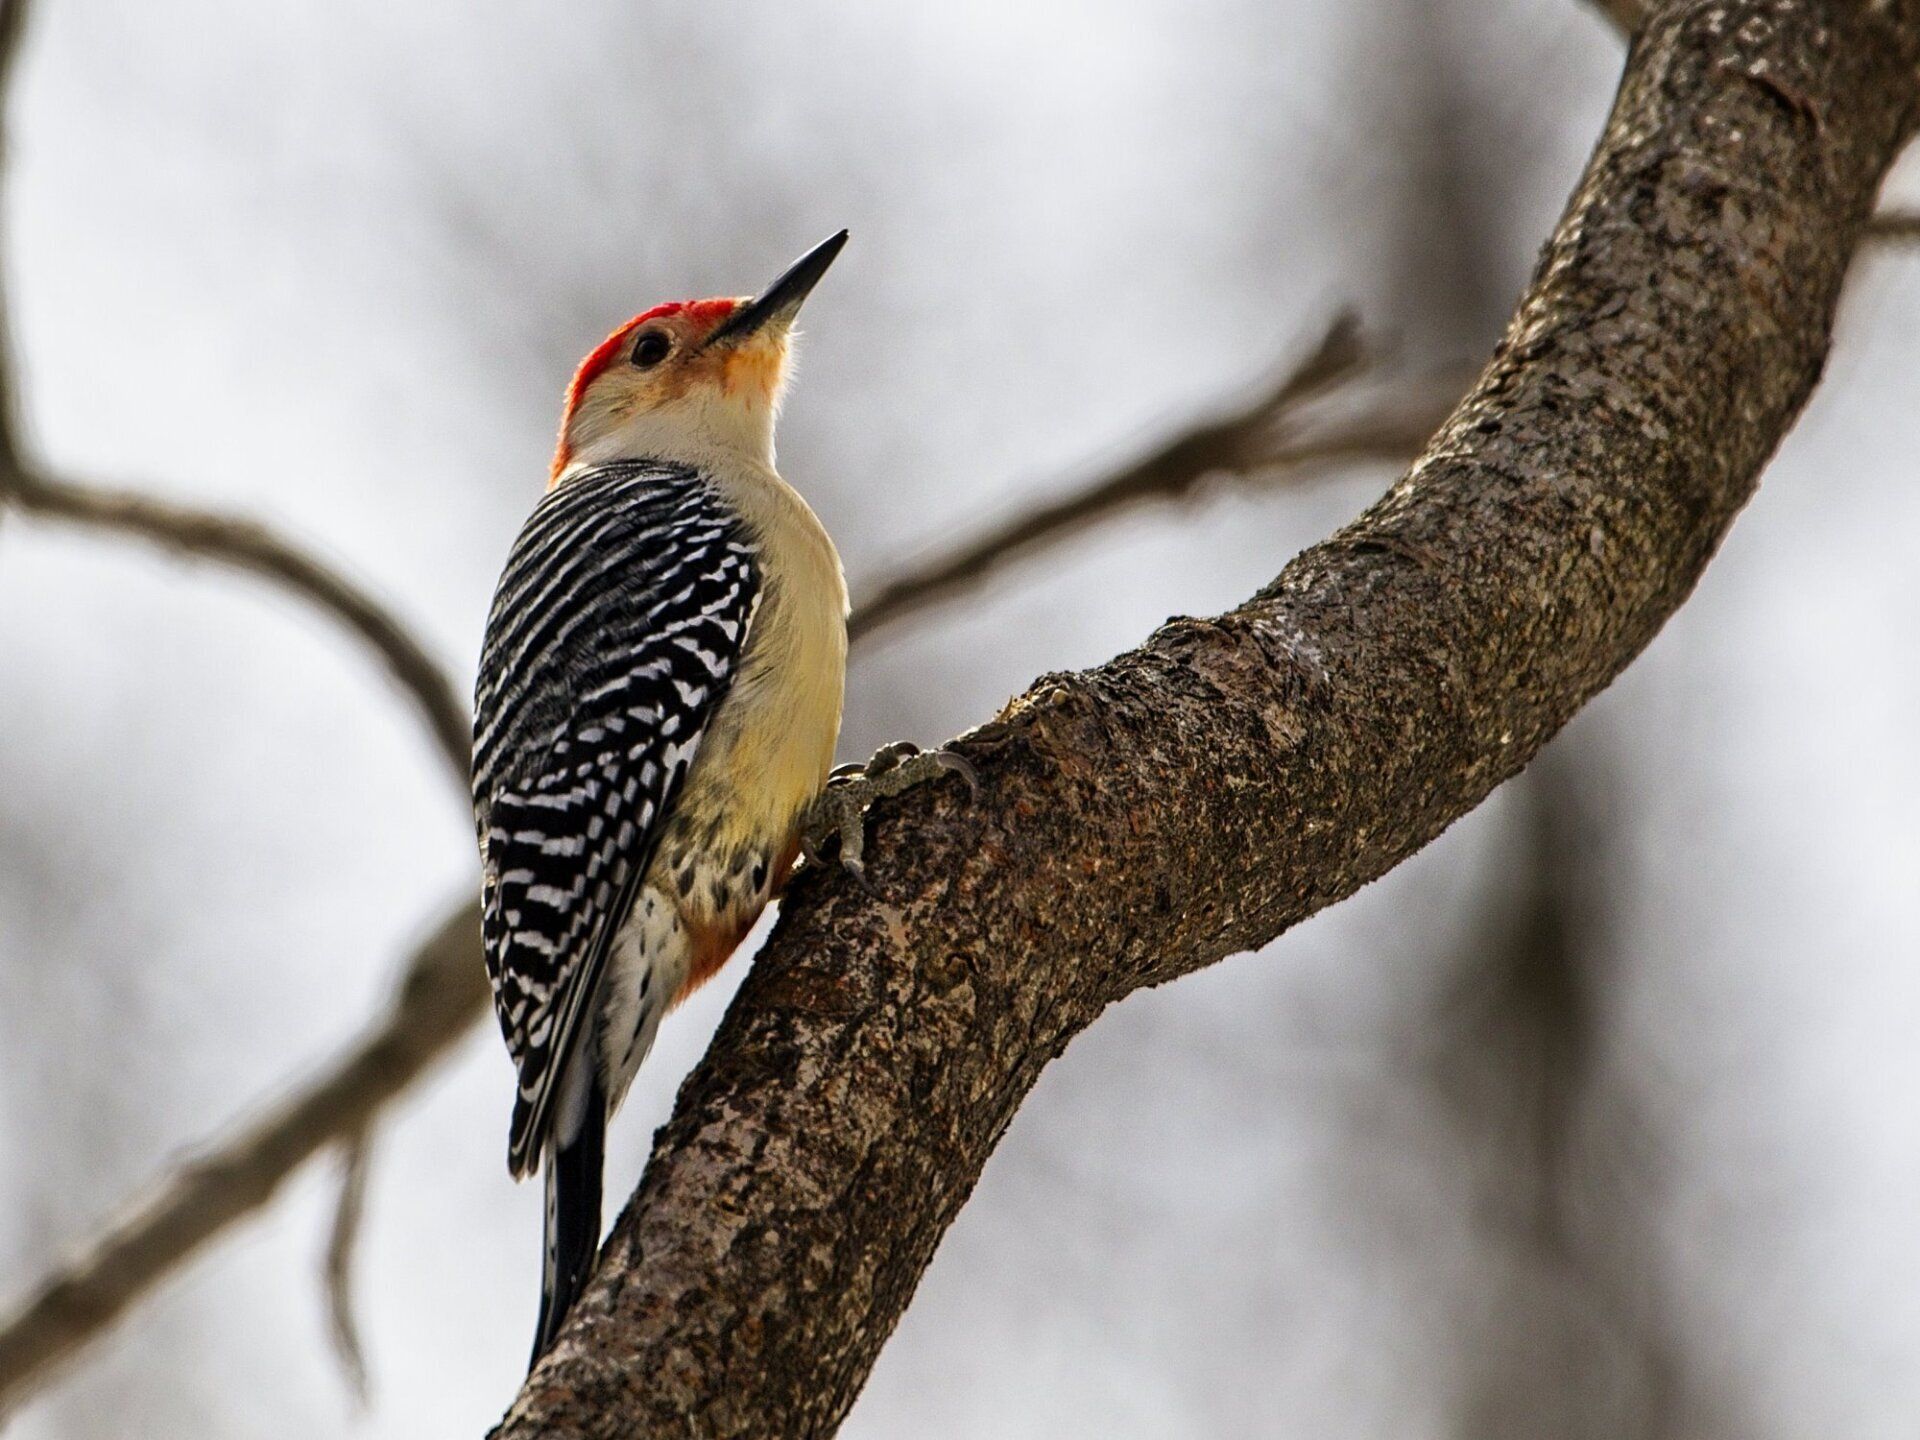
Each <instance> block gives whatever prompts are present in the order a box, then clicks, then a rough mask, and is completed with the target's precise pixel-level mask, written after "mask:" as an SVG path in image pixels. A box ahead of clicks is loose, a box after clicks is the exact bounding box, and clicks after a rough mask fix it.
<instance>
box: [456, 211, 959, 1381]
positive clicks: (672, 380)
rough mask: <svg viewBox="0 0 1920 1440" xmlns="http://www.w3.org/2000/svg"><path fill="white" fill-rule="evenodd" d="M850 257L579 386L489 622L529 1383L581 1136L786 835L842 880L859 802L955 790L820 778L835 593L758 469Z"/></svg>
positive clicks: (485, 813) (730, 947) (555, 1295)
mask: <svg viewBox="0 0 1920 1440" xmlns="http://www.w3.org/2000/svg"><path fill="white" fill-rule="evenodd" d="M846 239H847V234H846V232H845V231H844V230H843V231H841V232H840V233H838V234H837V235H834V236H832V237H831V238H829V239H828V240H826V241H825V242H824V243H822V244H821V245H819V246H817V247H816V248H814V249H813V250H812V251H810V252H809V253H808V254H807V255H805V256H803V257H802V258H801V259H800V260H799V261H797V262H796V263H795V264H794V265H793V267H792V268H791V269H789V270H788V271H787V272H786V273H785V274H784V275H782V276H781V277H780V278H779V279H778V280H776V281H775V282H774V283H773V284H772V285H771V286H770V287H768V289H767V290H766V291H765V292H764V293H763V294H761V295H760V296H759V297H758V298H757V299H715V300H695V301H689V302H680V303H676V304H669V305H660V306H657V307H655V308H654V309H651V310H648V311H646V312H645V313H644V314H641V315H638V316H636V317H635V318H633V319H632V320H629V321H628V322H627V323H626V324H624V325H622V326H621V327H620V328H619V329H618V330H615V331H614V332H613V334H612V335H610V336H609V337H608V338H607V339H606V340H605V341H604V342H603V343H602V344H601V345H600V346H599V347H598V348H596V349H595V350H594V351H593V352H592V353H591V354H589V355H588V356H587V357H586V359H585V360H584V361H582V362H581V364H580V366H579V368H578V370H577V371H576V372H575V374H574V376H573V381H572V383H571V384H570V385H569V386H568V388H567V393H566V406H565V412H564V415H563V417H562V420H561V426H560V438H559V443H558V445H557V446H556V448H555V450H554V456H553V464H552V467H551V470H550V472H549V475H548V485H547V493H546V495H545V497H544V498H543V499H542V500H541V501H540V503H539V504H538V505H537V506H536V507H535V509H534V510H533V513H532V515H531V516H530V517H529V518H528V520H527V522H526V525H525V527H524V528H523V529H522V530H521V532H520V535H519V538H518V540H517V541H516V542H515V544H514V546H513V549H512V551H511V553H510V555H509V556H508V559H507V564H506V569H505V572H504V573H503V574H502V576H501V578H500V584H499V588H498V590H497V591H496V593H495V596H494V601H493V607H492V610H491V613H490V615H489V617H488V621H487V630H486V640H485V644H484V648H483V650H482V654H481V660H480V672H479V682H478V686H477V690H476V695H475V703H474V759H473V800H474V815H475V819H476V822H477V826H478V830H479V839H480V852H481V870H482V879H481V899H482V913H483V921H484V933H485V942H486V961H487V972H488V976H489V978H490V980H491V981H492V985H493V999H494V1008H495V1010H496V1011H497V1012H498V1016H499V1021H500V1027H501V1030H502V1032H503V1034H504V1035H505V1037H506V1042H507V1050H508V1052H509V1054H510V1056H511V1058H512V1059H513V1062H514V1064H515V1066H516V1067H517V1070H518V1079H519V1084H518V1091H517V1094H516V1097H515V1101H514V1107H513V1117H512V1122H511V1125H510V1128H509V1134H508V1146H507V1165H508V1169H509V1170H510V1171H511V1172H512V1174H513V1176H514V1177H515V1178H516V1179H524V1178H525V1177H526V1176H528V1175H529V1174H531V1173H532V1172H533V1171H534V1170H535V1169H536V1168H540V1167H542V1166H544V1168H545V1172H546V1251H545V1267H544V1274H543V1284H542V1288H541V1300H540V1316H539V1321H538V1325H537V1330H536V1334H535V1339H534V1348H533V1360H534V1362H536V1363H537V1362H538V1360H539V1359H540V1356H541V1355H542V1354H544V1353H545V1351H546V1350H547V1348H548V1347H549V1346H550V1345H551V1344H552V1342H553V1339H554V1336H555V1335H556V1334H557V1333H558V1331H559V1329H560V1326H561V1323H562V1321H564V1320H565V1318H566V1315H567V1312H568V1310H569V1309H570V1308H571V1307H572V1305H573V1302H574V1300H575V1298H576V1297H577V1296H578V1294H579V1292H580V1289H581V1287H582V1286H583V1285H584V1284H585V1282H586V1279H587V1275H588V1272H589V1270H590V1268H591V1265H592V1261H593V1257H594V1254H595V1251H596V1250H597V1248H598V1244H599V1238H600V1202H601V1170H602V1159H603V1153H604V1135H605V1129H606V1124H607V1120H608V1118H609V1117H610V1116H611V1114H612V1112H613V1111H614V1110H615V1109H616V1108H617V1107H618V1106H619V1104H620V1102H621V1100H622V1099H623V1098H624V1097H625V1095H626V1092H627V1089H628V1087H629V1086H630V1085H631V1084H632V1082H633V1077H634V1074H635V1072H636V1071H637V1070H638V1069H639V1067H640V1063H641V1062H642V1061H643V1060H644V1059H645V1058H646V1055H647V1052H648V1050H649V1049H650V1048H651V1047H652V1045H653V1040H654V1035H655V1032H656V1031H657V1029H658V1027H659V1024H660V1020H661V1017H662V1016H663V1015H664V1014H665V1013H666V1012H667V1011H668V1010H669V1009H671V1008H672V1007H673V1006H674V1005H676V1004H677V1003H678V1002H679V1001H681V1000H683V999H685V998H686V996H687V995H688V994H689V993H690V992H691V991H692V990H693V989H694V988H695V987H696V986H698V985H700V984H701V983H702V982H703V981H705V980H706V979H708V978H709V977H710V976H712V975H713V973H714V972H715V971H716V970H718V969H719V968H720V966H721V965H723V964H724V963H725V962H726V960H727V959H728V957H729V956H730V955H732V953H733V951H734V949H735V948H736V947H737V946H738V945H739V943H740V941H741V939H742V938H743V937H744V936H745V935H746V933H747V931H748V930H749V929H751V928H752V926H753V924H754V921H755V920H756V919H758V917H759V915H760V913H761V911H762V910H763V909H764V908H765V907H766V905H767V903H768V901H769V900H770V899H771V898H772V897H773V896H774V895H775V894H776V893H777V892H778V890H779V889H780V886H781V884H782V883H783V881H784V880H785V878H786V876H787V873H788V871H789V870H790V869H791V868H792V866H793V864H794V861H795V859H796V856H797V854H798V852H799V849H800V846H801V837H802V830H803V828H805V824H804V822H806V821H807V820H808V819H809V818H810V812H812V811H814V810H815V809H816V808H817V809H818V815H819V816H824V817H825V818H824V820H821V821H820V822H819V823H821V824H824V825H825V826H826V833H827V834H830V835H837V836H838V837H839V839H840V842H841V856H842V860H843V863H846V864H847V865H848V867H849V868H851V869H855V870H856V871H857V870H858V866H859V850H860V834H859V821H858V815H859V812H860V811H861V809H862V808H863V807H864V805H865V803H867V801H868V800H870V799H871V798H872V797H873V795H876V794H880V793H891V792H893V791H895V790H897V789H900V788H904V786H905V785H907V784H913V783H918V782H919V780H921V779H924V778H928V777H930V776H931V775H933V774H936V773H939V772H940V771H942V770H960V771H962V772H963V774H965V775H966V778H967V779H968V782H969V784H971V783H972V777H971V773H970V771H969V770H968V769H967V767H966V766H965V764H964V762H962V761H960V760H959V759H958V757H955V756H952V755H950V754H948V753H946V752H932V753H929V754H927V755H918V754H912V755H911V759H908V760H906V761H904V762H903V761H902V760H901V755H902V753H909V754H911V752H912V747H910V746H905V747H890V749H889V750H887V751H884V752H882V754H881V755H880V756H877V757H876V759H875V762H874V765H873V766H872V767H870V769H871V771H872V773H873V775H874V776H875V777H876V778H874V779H872V780H871V781H868V780H866V779H864V778H863V775H864V772H862V774H861V775H853V776H848V775H845V774H843V772H838V771H832V769H831V767H832V764H833V754H834V746H835V744H836V743H837V741H838V738H839V732H840V714H841V704H842V692H843V687H844V681H845V675H846V654H847V631H846V616H847V590H846V582H845V578H844V576H843V574H842V571H841V565H840V557H839V555H838V554H837V553H836V551H835V550H834V547H833V542H832V540H831V539H829V538H828V536H827V532H826V530H825V529H824V528H823V527H822V526H821V524H820V522H819V520H818V519H817V518H816V517H815V516H814V513H813V511H812V510H811V509H810V508H809V507H808V505H807V503H806V501H805V500H803V499H802V498H801V497H800V495H799V494H798V492H796V491H795V490H794V489H793V488H792V487H790V486H789V485H788V484H787V483H786V482H785V481H783V480H782V479H781V478H780V476H779V474H778V473H777V472H776V471H775V469H774V452H773V427H774V418H775V415H776V413H777V412H778V410H779V406H780V400H781V394H782V390H783V388H784V385H785V381H786V376H787V369H788V359H789V347H790V345H791V342H792V333H793V321H794V317H795V315H796V314H797V313H798V312H799V309H800V305H801V302H802V301H804V300H805V299H806V298H807V295H808V293H809V292H810V291H811V290H812V289H813V287H814V285H815V284H816V283H817V282H818V281H819V279H820V277H821V276H822V275H823V274H824V273H825V272H826V270H827V267H828V266H829V265H831V264H832V263H833V260H834V258H835V256H837V255H838V254H839V253H840V250H841V247H842V246H844V245H845V243H846ZM883 770H884V771H886V772H888V773H886V774H884V775H883V774H881V773H880V772H881V771H883ZM830 776H832V777H838V779H839V782H840V783H836V784H835V786H834V787H833V792H832V794H833V799H832V801H831V802H829V803H825V804H823V805H821V806H819V807H816V803H815V802H816V800H817V799H818V798H821V797H822V790H823V787H825V786H826V784H827V782H828V780H829V778H830ZM862 785H868V786H869V787H874V788H869V789H868V790H865V791H863V790H862V789H861V788H860V787H861V786H862ZM815 818H818V817H815Z"/></svg>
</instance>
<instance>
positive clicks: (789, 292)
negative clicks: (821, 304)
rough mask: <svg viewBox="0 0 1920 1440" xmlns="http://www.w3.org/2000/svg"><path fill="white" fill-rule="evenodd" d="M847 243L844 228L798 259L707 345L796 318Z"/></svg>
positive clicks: (740, 310) (734, 338)
mask: <svg viewBox="0 0 1920 1440" xmlns="http://www.w3.org/2000/svg"><path fill="white" fill-rule="evenodd" d="M846 243H847V232H846V231H844V230H842V231H841V232H840V233H839V234H838V235H830V236H828V237H827V238H826V239H825V240H822V241H821V242H820V243H819V244H818V245H816V246H814V247H813V249H811V250H809V251H808V252H807V253H806V254H804V255H802V256H801V257H800V258H799V259H798V260H796V261H794V262H793V265H792V268H790V269H789V270H788V271H787V273H786V274H784V275H782V276H781V277H780V278H779V279H778V280H776V281H774V282H773V284H771V285H769V286H768V287H767V288H766V291H765V293H763V294H762V295H761V296H760V298H759V299H758V300H752V301H749V302H748V303H747V304H745V305H742V306H741V307H740V308H739V309H738V310H736V311H734V312H733V314H732V315H730V316H729V317H728V318H727V321H726V323H725V324H723V325H722V326H721V327H720V328H719V329H718V330H715V331H714V332H713V334H711V335H709V336H708V337H707V344H709V345H717V344H724V343H726V342H729V341H735V340H744V339H746V337H747V336H749V335H751V334H753V333H754V331H756V330H759V329H762V328H763V327H765V326H767V325H769V324H772V323H774V322H776V321H778V322H781V323H785V322H787V321H790V320H792V319H793V317H794V315H795V314H796V313H797V312H798V311H799V309H800V304H801V302H802V301H804V300H805V299H806V298H807V295H808V294H809V293H810V292H811V291H812V289H813V287H814V286H815V285H818V284H819V283H820V277H821V276H822V275H824V274H826V273H827V267H828V266H829V265H831V264H833V257H834V256H836V255H838V254H839V253H840V251H841V249H842V247H844V246H845V245H846Z"/></svg>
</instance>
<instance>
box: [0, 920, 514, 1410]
mask: <svg viewBox="0 0 1920 1440" xmlns="http://www.w3.org/2000/svg"><path fill="white" fill-rule="evenodd" d="M486 1003H487V993H486V980H485V978H484V971H483V969H482V967H481V964H480V914H479V907H478V906H477V905H475V904H472V903H462V904H461V905H460V906H458V907H457V908H456V909H455V910H454V911H453V912H452V913H450V914H449V915H448V916H447V918H446V919H445V920H443V921H442V922H441V923H440V925H439V926H438V927H437V928H436V929H435V930H434V932H433V934H432V935H430V936H429V937H428V938H427V940H426V941H425V943H424V944H423V945H422V946H421V947H420V949H419V951H418V952H417V953H416V955H415V958H414V960H413V962H412V964H411V965H410V966H409V967H408V974H407V980H406V983H405V984H403V985H402V986H401V988H400V990H399V991H398V993H396V994H395V996H394V998H393V1001H392V1003H391V1005H390V1006H389V1007H388V1009H387V1011H386V1013H385V1014H383V1015H380V1016H378V1017H376V1018H375V1019H374V1020H373V1021H372V1022H371V1023H370V1024H369V1025H368V1026H367V1028H366V1030H365V1032H364V1033H363V1034H362V1036H361V1038H360V1039H359V1040H357V1041H355V1042H354V1043H353V1044H352V1045H350V1046H349V1047H348V1048H347V1050H346V1051H345V1052H344V1053H343V1054H342V1055H340V1056H339V1057H338V1058H337V1059H336V1060H334V1062H333V1063H332V1064H330V1065H328V1066H326V1067H325V1068H324V1069H323V1070H322V1071H321V1073H320V1074H319V1076H318V1077H316V1078H315V1079H314V1080H312V1081H310V1082H309V1083H307V1084H305V1085H303V1086H301V1087H300V1088H299V1089H297V1090H296V1091H295V1092H294V1093H293V1094H291V1095H289V1096H287V1097H286V1098H285V1099H283V1100H282V1101H280V1102H279V1103H277V1104H274V1105H271V1106H269V1107H267V1108H266V1109H265V1110H264V1111H262V1112H261V1113H260V1114H258V1115H256V1116H255V1117H254V1118H253V1119H252V1120H250V1121H248V1122H247V1123H245V1124H244V1125H242V1126H241V1127H240V1129H239V1130H238V1131H237V1132H235V1133H232V1134H229V1135H226V1136H223V1137H221V1139H220V1140H219V1141H217V1142H216V1143H215V1144H213V1145H212V1146H210V1147H208V1148H207V1149H205V1150H203V1151H201V1152H200V1153H198V1154H197V1155H194V1156H192V1157H190V1158H189V1159H187V1160H186V1161H185V1162H184V1163H183V1164H181V1165H180V1166H179V1167H178V1168H177V1169H175V1170H174V1171H172V1172H171V1173H170V1174H168V1175H166V1176H165V1177H163V1178H162V1180H161V1181H160V1183H159V1184H158V1185H157V1186H156V1187H154V1189H153V1190H152V1191H150V1192H149V1193H148V1194H147V1195H146V1197H145V1198H144V1199H142V1200H141V1201H140V1202H139V1203H137V1204H136V1205H135V1206H134V1207H133V1208H132V1209H131V1210H130V1211H129V1212H128V1213H126V1214H125V1215H123V1216H122V1217H121V1218H120V1219H119V1220H117V1221H115V1222H114V1223H113V1224H111V1225H109V1226H108V1227H107V1228H106V1230H105V1231H104V1232H103V1233H102V1234H100V1235H99V1236H97V1237H95V1239H94V1240H93V1241H92V1242H91V1243H90V1244H88V1245H87V1247H86V1248H85V1249H84V1250H83V1251H82V1252H81V1253H80V1254H79V1255H78V1256H77V1257H76V1258H75V1259H74V1260H73V1261H71V1262H70V1263H69V1264H67V1265H66V1266H64V1267H62V1268H61V1269H60V1270H58V1271H57V1272H55V1273H54V1274H53V1275H52V1276H50V1277H48V1278H47V1279H46V1280H45V1281H43V1282H42V1283H41V1285H40V1286H39V1287H38V1288H37V1289H36V1290H35V1291H34V1293H33V1294H32V1295H31V1296H29V1297H28V1298H27V1300H26V1302H25V1303H24V1304H23V1305H22V1306H21V1307H20V1308H19V1310H18V1311H16V1312H15V1314H14V1315H13V1316H12V1317H11V1318H10V1319H9V1320H8V1322H7V1323H6V1325H5V1326H4V1327H0V1413H4V1412H5V1411H6V1410H8V1409H11V1408H12V1407H13V1406H14V1405H16V1404H17V1403H18V1402H19V1400H20V1398H21V1397H22V1395H23V1394H24V1392H25V1390H26V1388H27V1387H28V1385H29V1383H30V1382H31V1381H32V1380H34V1379H36V1378H38V1377H41V1376H44V1375H45V1374H46V1373H47V1372H48V1370H49V1369H51V1367H52V1366H53V1365H55V1364H56V1363H57V1362H58V1361H60V1360H61V1359H63V1358H64V1357H66V1356H68V1355H70V1354H71V1353H72V1352H73V1351H75V1350H76V1349H78V1348H79V1347H80V1346H81V1345H82V1344H83V1343H84V1342H86V1341H87V1340H88V1339H90V1338H91V1337H93V1336H94V1335H96V1334H98V1333H99V1332H100V1331H101V1330H102V1329H104V1328H105V1327H106V1326H107V1325H108V1324H110V1323H111V1322H112V1321H113V1320H114V1319H115V1318H116V1317H118V1316H119V1315H120V1314H122V1313H123V1312H124V1311H125V1310H126V1309H127V1307H128V1306H129V1305H131V1304H132V1303H133V1302H134V1301H135V1300H136V1299H138V1298H139V1297H140V1296H141V1295H143V1294H144V1293H145V1292H146V1291H147V1290H148V1289H149V1288H151V1287H152V1286H153V1284H154V1283H155V1282H156V1281H158V1280H159V1279H160V1278H161V1277H162V1276H164V1275H166V1274H167V1273H168V1272H169V1271H171V1270H173V1269H174V1268H175V1267H176V1266H178V1265H179V1264H180V1263H181V1262H182V1261H183V1260H185V1259H186V1258H187V1257H188V1256H189V1255H191V1254H192V1253H193V1252H194V1251H195V1250H197V1249H198V1248H199V1247H200V1246H201V1245H203V1244H205V1243H206V1242H207V1241H208V1240H210V1239H211V1238H213V1236H215V1235H217V1234H219V1233H220V1232H221V1231H222V1230H224V1229H225V1228H226V1227H227V1226H229V1225H231V1224H233V1223H234V1222H235V1221H237V1220H239V1219H241V1218H243V1217H245V1216H246V1215H249V1214H251V1213H252V1212H253V1211H255V1210H257V1209H259V1208H260V1207H261V1206H263V1205H265V1204H266V1203H267V1201H268V1200H270V1199H272V1198H273V1196H274V1194H275V1192H276V1191H278V1189H279V1188H280V1185H281V1183H282V1182H283V1181H285V1180H286V1178H287V1177H288V1176H289V1175H290V1174H292V1173H293V1171H294V1170H295V1169H297V1168H298V1167H299V1166H300V1165H301V1164H302V1163H303V1162H304V1161H306V1160H307V1159H309V1158H310V1157H311V1156H313V1155H314V1154H315V1153H316V1152H317V1151H320V1150H322V1149H325V1148H326V1147H327V1146H329V1145H332V1144H334V1143H336V1142H338V1141H339V1140H340V1139H341V1138H342V1137H343V1136H351V1135H354V1134H357V1133H358V1132H360V1131H361V1130H363V1129H365V1128H366V1126H367V1125H368V1124H369V1123H371V1121H372V1119H373V1117H374V1116H375V1115H377V1114H378V1113H379V1112H380V1110H381V1109H382V1107H384V1106H385V1105H386V1104H387V1103H388V1102H389V1101H391V1100H392V1099H393V1098H394V1097H395V1096H397V1095H398V1094H400V1092H401V1091H403V1090H405V1089H406V1088H407V1086H408V1085H410V1084H411V1083H412V1082H413V1081H414V1080H415V1079H416V1078H417V1077H418V1076H419V1075H420V1073H421V1072H422V1071H424V1070H425V1069H426V1068H427V1067H428V1066H429V1065H430V1064H431V1063H432V1062H433V1061H434V1060H435V1059H437V1058H438V1057H439V1056H440V1055H442V1054H444V1053H445V1052H446V1050H447V1049H448V1048H449V1047H450V1046H452V1044H453V1043H454V1041H456V1040H458V1039H459V1038H460V1037H461V1036H462V1035H464V1034H465V1033H466V1032H467V1030H468V1028H469V1027H471V1026H472V1024H473V1023H474V1021H475V1020H476V1019H478V1018H479V1015H480V1013H481V1012H482V1011H483V1010H484V1009H485V1007H486Z"/></svg>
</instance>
